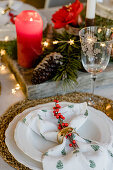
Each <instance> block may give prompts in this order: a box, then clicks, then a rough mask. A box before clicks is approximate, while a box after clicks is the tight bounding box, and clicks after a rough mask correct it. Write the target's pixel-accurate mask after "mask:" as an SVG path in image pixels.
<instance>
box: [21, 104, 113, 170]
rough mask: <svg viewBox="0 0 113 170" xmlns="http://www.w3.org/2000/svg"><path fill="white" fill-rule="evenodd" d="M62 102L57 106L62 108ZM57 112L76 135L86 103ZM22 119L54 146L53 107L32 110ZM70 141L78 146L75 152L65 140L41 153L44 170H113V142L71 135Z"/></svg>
mask: <svg viewBox="0 0 113 170" xmlns="http://www.w3.org/2000/svg"><path fill="white" fill-rule="evenodd" d="M62 103H63V102H62ZM62 103H60V105H61V106H62ZM53 106H54V103H53ZM60 113H61V114H62V115H63V116H65V121H64V122H66V123H68V124H69V126H68V127H72V128H74V129H75V131H76V132H77V131H78V130H79V128H80V127H81V126H82V125H83V124H84V123H85V122H86V121H87V119H88V108H87V104H86V103H82V104H74V103H70V104H69V103H68V105H67V106H64V107H61V109H60ZM23 120H24V122H25V123H26V124H27V126H28V127H29V128H31V129H32V130H33V131H34V132H35V133H37V134H38V135H40V136H42V137H43V138H44V139H45V142H46V140H49V141H53V142H56V143H57V134H58V133H59V131H58V120H57V119H56V117H54V115H53V109H52V108H50V107H48V108H47V109H45V110H35V111H33V112H31V113H30V114H28V115H27V116H26V117H25V118H24V119H23ZM31 120H32V122H33V123H31ZM73 139H74V140H75V141H76V143H77V145H78V148H77V149H76V150H74V148H73V147H69V143H70V142H69V139H66V138H64V140H63V143H62V144H58V145H56V146H55V147H53V148H50V149H49V150H47V151H46V153H44V154H43V156H42V165H43V169H44V170H58V169H62V170H69V169H70V170H75V169H76V170H91V169H95V170H113V143H112V140H111V141H110V143H109V144H105V143H98V142H96V141H91V140H88V139H84V138H82V137H80V136H79V135H77V134H73ZM111 167H112V169H111Z"/></svg>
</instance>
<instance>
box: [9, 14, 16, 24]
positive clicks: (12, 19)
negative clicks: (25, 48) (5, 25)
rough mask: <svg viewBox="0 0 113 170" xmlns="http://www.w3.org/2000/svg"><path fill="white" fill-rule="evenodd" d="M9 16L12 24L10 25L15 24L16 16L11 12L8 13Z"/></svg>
mask: <svg viewBox="0 0 113 170" xmlns="http://www.w3.org/2000/svg"><path fill="white" fill-rule="evenodd" d="M9 16H10V22H11V23H12V24H15V17H16V16H17V15H14V14H13V13H12V12H11V11H10V12H9Z"/></svg>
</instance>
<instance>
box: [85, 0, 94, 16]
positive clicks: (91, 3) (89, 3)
mask: <svg viewBox="0 0 113 170" xmlns="http://www.w3.org/2000/svg"><path fill="white" fill-rule="evenodd" d="M95 10H96V0H87V10H86V18H87V19H94V18H95Z"/></svg>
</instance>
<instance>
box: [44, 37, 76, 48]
mask: <svg viewBox="0 0 113 170" xmlns="http://www.w3.org/2000/svg"><path fill="white" fill-rule="evenodd" d="M58 43H68V44H70V45H73V44H74V43H75V41H74V40H72V39H70V40H69V41H57V40H54V41H53V42H52V44H53V45H55V44H58ZM43 46H44V47H48V46H49V42H47V41H44V42H43Z"/></svg>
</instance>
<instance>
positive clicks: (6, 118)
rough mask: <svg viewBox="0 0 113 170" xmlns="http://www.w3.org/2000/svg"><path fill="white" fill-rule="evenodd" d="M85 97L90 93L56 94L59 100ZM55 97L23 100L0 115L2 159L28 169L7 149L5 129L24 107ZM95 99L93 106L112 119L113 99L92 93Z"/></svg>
mask: <svg viewBox="0 0 113 170" xmlns="http://www.w3.org/2000/svg"><path fill="white" fill-rule="evenodd" d="M87 97H91V94H88V93H71V94H67V95H63V96H57V99H58V100H59V101H67V102H74V103H80V102H81V101H83V100H84V101H85V99H86V98H87ZM54 99H56V97H48V98H44V99H38V100H28V99H26V100H23V101H21V102H19V103H17V104H15V105H13V106H12V107H10V108H9V109H8V110H7V111H6V112H5V113H4V114H3V115H2V116H1V117H0V155H1V156H2V157H3V159H4V160H5V161H6V162H7V163H8V164H9V165H10V166H12V167H14V168H16V169H19V170H23V169H25V170H28V169H29V168H27V167H25V166H24V165H22V164H21V163H19V162H18V161H17V160H16V159H15V158H14V157H13V156H12V155H11V153H10V152H9V151H8V148H7V146H6V144H5V131H6V129H7V127H8V125H9V123H10V122H11V121H12V120H13V119H14V117H15V116H17V115H18V114H20V113H22V112H23V111H24V110H25V109H27V108H29V107H33V106H36V105H39V104H44V103H48V102H53V100H54ZM94 99H95V101H96V102H95V107H94V108H96V109H98V110H100V111H103V112H104V113H106V114H107V115H108V116H109V117H110V118H112V120H113V101H112V100H109V99H107V98H104V97H100V96H96V95H94Z"/></svg>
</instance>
